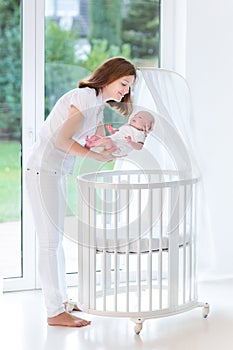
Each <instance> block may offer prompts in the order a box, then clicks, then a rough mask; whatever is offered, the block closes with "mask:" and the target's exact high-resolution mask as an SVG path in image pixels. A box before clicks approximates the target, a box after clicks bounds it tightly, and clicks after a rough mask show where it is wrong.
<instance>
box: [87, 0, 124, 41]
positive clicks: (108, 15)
mask: <svg viewBox="0 0 233 350" xmlns="http://www.w3.org/2000/svg"><path fill="white" fill-rule="evenodd" d="M121 12H122V0H114V1H112V0H95V1H90V2H89V18H90V34H89V40H90V42H92V41H93V39H106V40H107V42H108V45H109V46H110V45H115V46H119V47H120V46H121V44H122V40H121V32H122V18H121Z"/></svg>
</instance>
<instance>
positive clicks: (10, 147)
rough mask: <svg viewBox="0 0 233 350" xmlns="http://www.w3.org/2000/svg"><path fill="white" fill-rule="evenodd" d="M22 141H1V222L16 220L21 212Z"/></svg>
mask: <svg viewBox="0 0 233 350" xmlns="http://www.w3.org/2000/svg"><path fill="white" fill-rule="evenodd" d="M20 152H21V150H20V143H19V142H17V141H2V142H0V198H1V201H0V222H5V221H16V220H19V219H20V214H21V193H20V192H21V160H20Z"/></svg>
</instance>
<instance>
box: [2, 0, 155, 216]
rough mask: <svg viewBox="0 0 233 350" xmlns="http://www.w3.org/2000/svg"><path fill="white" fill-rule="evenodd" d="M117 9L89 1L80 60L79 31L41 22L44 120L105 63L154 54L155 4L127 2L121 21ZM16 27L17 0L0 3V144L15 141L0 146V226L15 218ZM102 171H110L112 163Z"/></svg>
mask: <svg viewBox="0 0 233 350" xmlns="http://www.w3.org/2000/svg"><path fill="white" fill-rule="evenodd" d="M142 3H143V4H142ZM121 4H122V1H121V0H114V1H110V0H108V1H106V0H105V1H103V0H98V1H90V6H91V7H90V20H91V23H92V24H91V31H90V37H89V39H90V43H91V51H90V52H89V53H87V58H86V59H81V58H79V57H77V54H76V46H77V42H78V39H79V29H78V28H77V27H73V28H71V30H68V31H67V30H65V29H62V28H60V27H59V25H58V23H57V22H55V21H54V20H51V19H46V26H45V28H46V33H45V36H46V39H45V40H46V45H45V48H46V51H45V58H46V60H45V61H46V62H45V90H46V91H45V95H46V100H45V117H46V116H47V115H48V113H49V111H50V110H51V108H52V106H53V105H54V103H55V102H56V101H57V99H58V98H59V97H60V96H61V95H62V94H63V93H64V92H66V91H68V90H70V89H71V88H75V87H76V86H77V82H78V81H79V80H80V79H82V78H84V77H86V76H88V75H89V74H90V72H92V71H93V70H94V69H95V68H96V67H97V66H98V65H99V64H101V63H102V62H103V61H105V60H106V59H108V58H110V57H114V56H124V57H126V58H128V59H131V60H132V61H133V62H134V63H136V62H138V59H143V58H147V57H148V56H150V57H153V56H156V55H157V54H158V50H159V40H158V16H157V14H158V12H157V11H158V10H159V7H158V6H159V1H156V0H154V1H152V0H149V1H142V0H141V1H139V0H131V2H130V6H129V7H128V8H124V9H123V8H122V11H123V13H125V16H124V19H123V22H122V16H121V11H120V9H121V6H122V5H121ZM156 4H157V5H156ZM155 7H156V9H155ZM101 16H104V17H103V18H102V17H101ZM156 16H157V17H156ZM20 28H21V25H20V0H0V91H1V94H0V140H3V137H7V138H8V140H11V139H13V140H17V141H10V142H9V141H0V198H1V201H0V222H3V221H14V220H19V219H20V216H21V203H20V202H21V193H20V192H21V164H20V142H19V140H20V138H21V81H22V77H21V30H20ZM122 30H123V32H122ZM114 113H115V112H114V111H113V110H111V109H110V108H106V110H105V119H106V122H110V121H111V119H113V118H112V117H113V114H114ZM114 120H117V122H118V123H119V124H121V123H123V122H125V120H124V118H122V117H120V116H118V115H115V116H114ZM81 165H82V167H83V166H84V163H82V162H81V163H80V162H79V163H77V167H76V170H75V174H74V176H72V177H71V178H70V179H69V182H68V185H69V207H70V208H75V205H76V203H77V198H76V191H75V187H76V186H77V184H76V176H75V175H76V174H78V173H80V172H82V171H83V168H80V166H81ZM99 166H100V164H99V163H98V164H95V163H93V162H86V161H85V169H86V170H85V171H88V170H90V171H93V170H95V169H97V170H99V168H98V167H99ZM104 167H105V168H106V169H109V168H112V167H113V163H108V164H105V165H104Z"/></svg>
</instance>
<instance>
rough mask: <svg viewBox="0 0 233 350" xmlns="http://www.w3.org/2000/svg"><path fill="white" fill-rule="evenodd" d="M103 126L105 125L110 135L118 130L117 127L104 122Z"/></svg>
mask: <svg viewBox="0 0 233 350" xmlns="http://www.w3.org/2000/svg"><path fill="white" fill-rule="evenodd" d="M105 126H106V129H107V130H108V132H109V133H110V134H111V135H113V134H115V133H116V132H117V131H119V130H118V129H113V127H112V124H106V125H105Z"/></svg>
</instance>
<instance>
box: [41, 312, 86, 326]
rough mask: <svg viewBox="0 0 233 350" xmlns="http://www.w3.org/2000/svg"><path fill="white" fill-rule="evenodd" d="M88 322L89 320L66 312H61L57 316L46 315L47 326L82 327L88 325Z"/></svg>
mask: <svg viewBox="0 0 233 350" xmlns="http://www.w3.org/2000/svg"><path fill="white" fill-rule="evenodd" d="M90 323H91V321H87V320H84V319H82V318H79V317H76V316H73V315H71V314H69V313H68V312H62V313H61V314H59V315H57V316H54V317H48V325H49V326H65V327H84V326H88V325H89V324H90Z"/></svg>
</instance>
